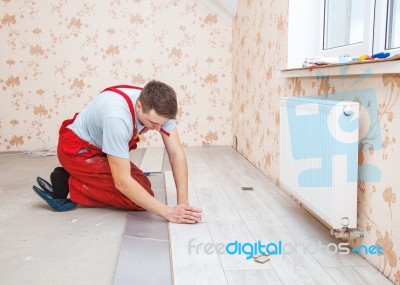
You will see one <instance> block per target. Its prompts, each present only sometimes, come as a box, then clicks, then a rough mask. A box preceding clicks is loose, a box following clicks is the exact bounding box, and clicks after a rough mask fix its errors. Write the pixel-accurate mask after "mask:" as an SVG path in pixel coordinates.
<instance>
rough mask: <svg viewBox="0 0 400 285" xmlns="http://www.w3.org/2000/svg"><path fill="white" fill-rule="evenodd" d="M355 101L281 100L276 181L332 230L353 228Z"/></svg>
mask: <svg viewBox="0 0 400 285" xmlns="http://www.w3.org/2000/svg"><path fill="white" fill-rule="evenodd" d="M359 108H360V106H359V104H358V103H356V102H346V101H332V100H320V99H313V98H307V97H303V98H291V97H290V98H289V97H286V98H281V101H280V182H281V186H282V187H283V189H285V190H286V191H288V192H289V193H290V194H291V195H293V196H294V197H295V198H296V199H297V200H299V201H300V202H301V203H302V205H304V206H305V208H307V209H308V210H309V211H310V212H312V213H313V214H314V215H316V216H317V217H318V218H319V219H320V220H322V221H323V222H325V223H326V224H327V225H328V226H329V227H331V228H332V229H340V228H342V227H348V228H356V227H357V172H358V129H359Z"/></svg>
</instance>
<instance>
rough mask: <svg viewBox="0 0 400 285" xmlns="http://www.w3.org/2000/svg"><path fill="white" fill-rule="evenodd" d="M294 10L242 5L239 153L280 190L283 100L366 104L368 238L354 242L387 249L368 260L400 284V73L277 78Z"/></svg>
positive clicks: (244, 1)
mask: <svg viewBox="0 0 400 285" xmlns="http://www.w3.org/2000/svg"><path fill="white" fill-rule="evenodd" d="M288 5H289V3H288V1H278V0H268V1H263V0H241V1H239V7H238V11H237V15H236V17H235V19H234V21H233V38H232V53H233V87H232V92H233V102H234V104H232V110H233V116H232V118H233V135H234V136H236V137H237V146H238V151H239V152H240V153H242V154H243V155H244V156H245V157H246V158H248V159H249V160H250V161H251V162H252V163H253V164H254V165H256V166H257V167H258V168H259V169H260V170H262V171H263V172H264V173H265V174H266V175H268V176H269V177H270V178H271V179H272V180H273V181H275V183H276V184H277V185H279V100H280V97H283V96H318V97H320V98H327V99H339V100H343V99H350V100H356V101H359V102H360V103H361V105H362V111H363V110H364V112H361V115H360V120H361V125H362V126H367V130H365V131H364V134H365V135H363V136H361V137H360V141H359V159H358V163H359V181H358V226H359V229H361V230H363V231H364V232H365V237H364V238H363V239H356V240H355V241H353V242H355V243H356V244H357V245H360V244H361V243H362V244H366V245H374V244H380V245H381V246H383V248H384V249H383V252H384V254H382V255H380V254H378V255H365V254H363V257H364V258H365V259H366V260H368V261H369V262H370V263H371V264H373V265H374V266H375V267H376V268H377V269H378V270H379V271H380V272H382V274H383V275H384V276H386V277H388V278H389V279H390V280H391V281H392V282H394V283H396V284H400V259H399V258H400V224H399V223H398V222H396V220H397V219H398V217H399V216H400V203H399V200H398V197H399V196H400V180H399V179H398V175H396V174H395V172H397V171H398V170H397V168H398V165H399V160H400V156H399V154H400V144H399V143H398V141H399V133H400V117H399V115H398V114H400V100H399V95H400V75H399V74H386V75H368V73H367V72H366V74H363V75H362V76H358V77H357V76H346V74H345V72H346V70H344V71H343V72H344V74H343V75H344V76H342V77H334V76H333V77H326V76H319V77H307V78H289V79H287V78H281V77H278V70H280V69H284V68H285V66H286V57H287V24H288V23H287V13H288ZM320 72H321V73H322V75H323V70H320ZM360 91H363V92H361V93H362V94H361V95H359V94H360ZM364 91H365V92H364ZM364 93H365V94H366V95H365V96H364ZM356 94H358V95H359V96H358V95H357V96H356ZM367 95H368V96H369V97H368V96H367ZM368 114H369V115H368ZM396 114H397V115H396ZM371 118H374V119H373V120H371Z"/></svg>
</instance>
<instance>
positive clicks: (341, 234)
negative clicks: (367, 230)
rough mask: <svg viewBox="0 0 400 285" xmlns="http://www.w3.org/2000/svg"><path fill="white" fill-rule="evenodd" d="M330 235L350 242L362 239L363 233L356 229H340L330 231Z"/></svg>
mask: <svg viewBox="0 0 400 285" xmlns="http://www.w3.org/2000/svg"><path fill="white" fill-rule="evenodd" d="M331 235H334V236H335V238H340V239H344V240H350V239H355V238H358V237H360V238H363V237H364V232H363V231H360V230H358V229H349V228H342V229H336V230H331Z"/></svg>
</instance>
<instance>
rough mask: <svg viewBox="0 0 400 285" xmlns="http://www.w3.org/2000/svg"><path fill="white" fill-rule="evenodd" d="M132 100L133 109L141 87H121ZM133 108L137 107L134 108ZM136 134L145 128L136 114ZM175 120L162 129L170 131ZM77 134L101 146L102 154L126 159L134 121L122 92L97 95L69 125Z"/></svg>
mask: <svg viewBox="0 0 400 285" xmlns="http://www.w3.org/2000/svg"><path fill="white" fill-rule="evenodd" d="M120 90H121V91H123V92H124V93H126V94H127V95H128V96H129V97H130V98H131V100H132V104H133V107H134V108H135V104H136V100H137V98H138V97H139V95H140V90H137V89H130V88H120ZM135 111H136V110H135ZM135 120H136V129H137V131H138V133H139V132H140V131H141V130H142V129H143V128H144V126H143V125H142V124H140V123H139V120H138V119H137V117H136V113H135ZM175 126H176V122H175V120H172V119H171V120H168V121H167V123H165V124H164V125H163V126H162V128H163V129H164V130H165V131H166V132H170V131H171V130H173V129H174V128H175ZM68 128H69V129H71V130H72V131H73V132H74V133H75V134H76V135H77V136H78V137H80V138H81V139H83V140H84V141H86V142H88V143H90V144H92V145H94V146H96V147H98V148H100V149H101V150H102V151H103V152H104V153H107V154H110V155H113V156H116V157H120V158H129V141H130V140H131V139H132V132H133V122H132V115H131V112H130V110H129V106H128V103H127V102H126V100H125V99H124V97H122V96H121V95H119V94H117V93H115V92H112V91H105V92H103V93H100V94H99V95H97V96H96V97H95V98H94V99H93V100H92V101H91V102H89V104H88V105H87V106H86V107H85V108H84V109H83V110H82V112H80V113H79V115H78V116H77V117H76V119H75V121H74V122H73V123H72V124H71V125H69V126H68Z"/></svg>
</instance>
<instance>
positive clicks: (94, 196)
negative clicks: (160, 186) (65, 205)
mask: <svg viewBox="0 0 400 285" xmlns="http://www.w3.org/2000/svg"><path fill="white" fill-rule="evenodd" d="M118 88H133V89H139V90H141V89H142V88H140V87H134V86H128V85H120V86H114V87H110V88H107V89H105V90H104V91H113V92H115V93H118V94H120V95H121V96H123V97H124V98H125V100H126V102H127V103H128V106H129V110H130V112H131V114H132V121H133V134H132V139H131V140H130V142H129V150H132V149H135V148H137V143H138V142H139V140H140V139H139V136H138V132H137V129H136V119H135V110H134V108H133V104H132V100H131V99H130V98H129V97H128V96H127V95H126V94H125V93H124V92H122V91H121V90H119V89H118ZM104 91H103V92H104ZM76 116H77V114H76V115H75V117H74V118H73V119H69V120H66V121H64V122H63V124H62V126H61V128H60V137H59V142H58V148H57V155H58V159H59V161H60V163H61V165H62V166H63V167H64V168H65V170H67V171H68V173H69V174H70V175H71V176H70V178H69V181H68V183H69V193H70V198H71V200H72V201H73V202H75V203H77V204H79V205H82V206H87V207H108V206H113V207H116V208H121V209H129V210H144V209H143V208H142V207H140V206H138V205H136V204H135V203H133V202H132V201H131V200H130V199H129V198H128V197H126V196H125V195H124V194H122V193H121V191H119V190H118V189H117V188H115V185H114V181H113V178H112V175H111V170H110V166H109V164H108V159H107V155H106V154H105V153H104V152H102V151H101V149H99V148H97V147H96V146H94V145H91V144H89V143H88V142H86V141H84V140H82V139H80V138H79V137H78V136H77V135H76V134H75V133H74V132H73V131H72V130H71V129H69V128H67V126H68V125H70V124H72V122H73V121H74V120H75V118H76ZM131 175H132V177H133V178H134V179H135V180H136V181H137V182H138V183H139V184H140V185H142V186H143V188H144V189H146V191H147V192H149V193H150V195H152V196H154V192H153V190H152V189H151V184H150V181H149V179H148V178H147V177H146V176H145V175H144V174H143V172H142V171H141V170H140V169H139V168H138V167H137V166H136V165H134V164H133V163H132V162H131Z"/></svg>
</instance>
